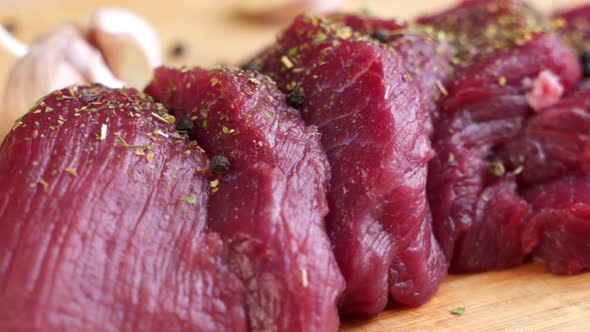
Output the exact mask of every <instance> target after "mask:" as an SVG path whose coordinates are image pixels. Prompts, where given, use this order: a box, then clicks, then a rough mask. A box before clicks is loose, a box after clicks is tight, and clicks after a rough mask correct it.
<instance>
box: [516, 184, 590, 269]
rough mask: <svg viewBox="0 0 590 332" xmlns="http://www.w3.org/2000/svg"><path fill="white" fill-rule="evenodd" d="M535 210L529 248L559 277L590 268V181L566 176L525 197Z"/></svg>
mask: <svg viewBox="0 0 590 332" xmlns="http://www.w3.org/2000/svg"><path fill="white" fill-rule="evenodd" d="M525 197H526V199H527V200H528V201H529V202H531V204H532V206H533V208H534V214H533V215H532V217H531V219H530V221H529V226H528V228H527V232H526V233H525V236H524V238H525V240H524V241H525V245H526V247H527V249H528V250H533V248H534V251H533V258H534V259H535V260H537V261H541V262H545V263H546V264H547V268H548V269H549V270H550V271H551V272H553V273H557V274H574V273H579V272H582V271H584V270H588V269H590V255H588V253H590V178H589V177H587V176H584V177H565V178H561V179H559V180H556V181H554V182H550V183H547V184H544V185H541V186H537V187H534V188H531V190H530V191H529V192H528V193H526V194H525Z"/></svg>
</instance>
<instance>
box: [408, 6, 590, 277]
mask: <svg viewBox="0 0 590 332" xmlns="http://www.w3.org/2000/svg"><path fill="white" fill-rule="evenodd" d="M419 21H420V22H421V23H422V24H429V25H431V26H433V27H434V28H435V29H441V30H442V31H444V32H445V33H447V34H448V36H447V37H448V38H449V40H450V41H451V42H452V44H453V45H454V47H455V48H456V50H457V54H456V61H455V62H456V64H457V72H456V79H455V81H454V82H453V83H452V84H450V85H449V86H448V92H449V97H448V99H447V100H446V101H445V102H444V104H443V106H442V111H441V112H442V113H441V120H440V121H439V124H438V126H437V128H436V130H435V134H434V138H433V147H434V149H435V151H436V156H435V158H434V159H433V161H432V163H431V165H430V168H429V179H428V195H429V201H430V204H431V207H432V213H433V225H434V231H435V234H436V236H437V239H438V240H439V242H440V244H441V247H442V248H443V251H444V253H445V255H446V257H447V259H448V260H449V261H451V270H452V271H453V272H475V271H482V270H488V269H499V268H506V267H510V266H514V265H517V264H519V263H520V262H521V261H522V260H523V259H524V258H525V256H526V253H525V252H524V250H523V248H521V247H520V246H516V245H512V244H509V243H507V242H509V241H508V240H509V239H511V238H514V234H516V233H517V232H519V231H520V230H521V229H522V227H523V224H524V223H525V222H526V218H525V214H524V212H523V211H524V210H526V207H525V206H524V204H525V203H524V201H523V200H522V199H521V198H519V197H518V195H517V194H516V193H514V189H511V192H512V193H511V194H510V195H508V196H505V197H487V199H485V200H484V203H482V202H481V201H482V199H483V196H482V195H483V194H484V193H486V192H488V193H489V194H491V195H497V193H502V192H504V191H505V189H501V188H496V189H494V188H493V187H494V186H497V183H498V181H502V180H505V181H509V182H510V181H514V178H515V176H516V175H518V174H519V172H521V171H522V170H521V169H519V168H514V169H508V168H507V166H506V165H504V163H503V162H502V160H501V158H500V157H499V156H498V155H497V150H498V149H500V148H501V147H502V146H503V145H504V144H506V143H507V142H509V141H511V140H513V139H514V138H515V137H517V135H518V134H519V132H520V131H521V128H522V126H523V124H524V123H525V122H526V120H527V119H528V117H529V116H531V114H533V113H534V112H533V109H532V108H531V100H533V101H539V102H541V101H546V100H548V97H547V96H537V97H536V98H531V95H530V93H531V90H532V89H533V88H534V85H535V84H534V82H535V81H537V80H539V77H541V76H542V75H546V74H543V73H544V72H545V73H549V75H553V76H555V77H556V78H557V81H558V82H559V84H560V87H561V88H563V89H565V90H567V89H571V88H572V87H573V86H575V84H576V83H577V82H578V80H579V79H580V66H579V63H578V61H577V57H576V55H575V54H573V53H572V52H571V51H570V50H569V49H568V48H567V47H565V46H564V45H562V44H561V43H560V41H559V39H558V38H557V37H556V36H555V35H553V34H550V33H547V32H545V30H544V26H545V24H544V21H545V20H544V19H543V18H542V17H540V16H539V14H537V13H536V12H535V11H533V10H532V9H531V8H530V7H528V6H526V5H524V4H523V3H520V2H517V1H503V0H499V1H498V0H496V1H490V0H488V1H465V2H463V3H462V4H460V5H459V6H457V7H455V8H452V9H450V10H448V11H446V12H444V13H442V14H439V15H436V16H432V17H428V18H423V19H420V20H419ZM527 83H528V84H527ZM553 101H555V100H553ZM501 186H507V184H502V185H501ZM498 199H501V200H502V208H500V209H494V206H495V205H496V204H497V201H498ZM509 203H511V204H512V206H511V207H509V205H510V204H509ZM482 205H489V207H485V206H482ZM478 211H491V213H494V214H497V215H494V216H489V215H485V216H484V215H483V214H481V213H479V212H478ZM507 220H511V221H510V222H506V223H505V224H497V225H484V224H488V223H490V222H496V223H499V222H500V221H507ZM470 232H482V233H481V234H469V233H470ZM507 234H511V235H510V236H507ZM499 239H504V240H506V242H505V243H502V244H492V243H491V242H494V241H499ZM486 241H487V242H490V243H485V244H484V242H486ZM480 247H488V248H496V249H497V250H498V251H490V252H486V253H485V255H486V257H481V255H482V252H481V251H480V250H476V249H474V248H480ZM507 250H511V252H510V253H507ZM455 257H457V258H455ZM469 262H472V263H473V264H471V263H469Z"/></svg>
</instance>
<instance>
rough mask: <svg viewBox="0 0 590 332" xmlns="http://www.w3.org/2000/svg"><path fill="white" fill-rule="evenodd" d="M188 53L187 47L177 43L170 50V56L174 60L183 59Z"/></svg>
mask: <svg viewBox="0 0 590 332" xmlns="http://www.w3.org/2000/svg"><path fill="white" fill-rule="evenodd" d="M185 52H186V49H185V46H184V44H182V43H180V42H179V43H176V44H175V45H174V46H172V48H171V49H170V56H171V57H173V58H181V57H182V56H183V55H184V54H185Z"/></svg>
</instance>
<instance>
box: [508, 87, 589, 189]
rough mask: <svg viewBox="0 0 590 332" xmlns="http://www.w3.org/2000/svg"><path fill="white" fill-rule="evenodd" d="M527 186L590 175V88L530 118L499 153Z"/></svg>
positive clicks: (579, 89) (571, 95)
mask: <svg viewBox="0 0 590 332" xmlns="http://www.w3.org/2000/svg"><path fill="white" fill-rule="evenodd" d="M498 154H499V156H501V158H502V160H503V162H504V164H505V165H506V167H507V168H509V169H519V170H520V171H519V174H518V179H519V181H520V182H521V183H522V184H523V185H524V186H530V185H532V184H538V183H542V182H545V181H548V180H553V179H557V178H559V177H562V176H567V175H581V174H588V173H590V88H588V87H583V86H582V87H580V88H578V89H576V90H574V91H572V92H570V93H569V95H568V96H567V97H566V98H564V99H562V100H561V101H560V102H559V103H558V104H557V105H555V106H553V107H551V108H549V109H547V110H544V111H543V112H541V113H539V114H537V115H535V116H533V117H531V118H530V119H529V120H528V121H527V123H526V126H525V128H524V129H523V131H522V133H521V134H520V135H519V137H518V139H515V140H513V141H511V142H509V143H508V144H506V145H505V146H503V147H502V148H501V149H500V150H499V153H498Z"/></svg>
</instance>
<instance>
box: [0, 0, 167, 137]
mask: <svg viewBox="0 0 590 332" xmlns="http://www.w3.org/2000/svg"><path fill="white" fill-rule="evenodd" d="M0 46H4V47H5V48H6V49H7V50H9V51H10V52H12V53H13V54H14V55H15V56H17V57H18V58H19V59H18V61H17V63H16V65H15V66H14V67H13V68H12V70H11V72H10V73H9V75H8V81H7V82H6V87H5V90H4V93H3V95H2V99H1V100H0V141H1V140H2V139H3V137H4V136H5V135H6V134H7V133H8V132H9V131H10V129H11V128H12V126H13V123H14V121H16V120H17V119H18V118H20V117H21V116H22V115H24V114H25V113H26V112H27V111H28V110H29V108H30V107H32V106H33V104H34V103H35V101H36V100H38V99H39V98H41V97H43V96H45V95H47V94H48V93H50V92H52V91H54V90H58V89H62V88H64V87H66V86H69V85H73V84H89V83H102V84H103V85H106V86H108V87H111V88H120V87H123V86H124V85H130V86H136V87H138V88H142V87H143V86H144V85H145V84H146V83H147V82H148V81H149V80H150V79H151V77H152V73H153V69H154V68H155V67H158V66H160V65H161V64H162V56H161V48H160V43H159V40H158V36H157V34H156V32H155V31H154V29H153V28H152V27H151V26H150V25H149V24H148V23H147V22H146V21H145V20H143V19H142V18H141V17H139V16H137V15H135V14H133V13H130V12H128V11H125V10H121V9H99V10H97V11H96V12H95V13H94V14H93V15H92V16H91V18H90V20H89V22H88V24H87V25H86V26H80V25H74V24H67V25H64V26H62V27H61V28H59V29H58V30H56V31H54V32H53V33H51V34H49V35H47V36H45V37H43V38H41V39H39V40H38V41H36V42H34V43H33V44H32V45H31V46H26V45H23V44H22V43H20V42H19V41H17V40H16V39H14V38H13V37H12V36H10V34H9V33H8V32H7V31H5V30H3V29H2V28H0Z"/></svg>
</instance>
